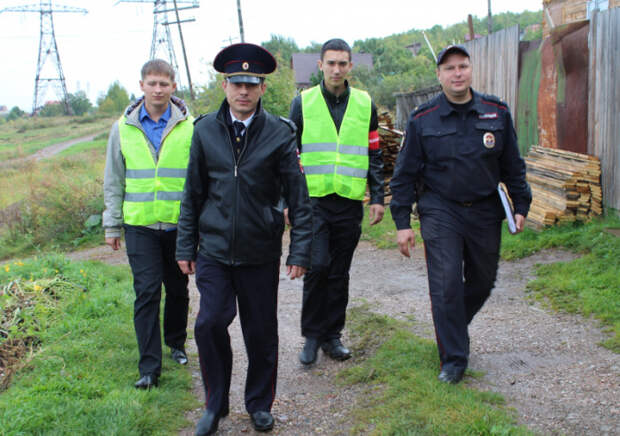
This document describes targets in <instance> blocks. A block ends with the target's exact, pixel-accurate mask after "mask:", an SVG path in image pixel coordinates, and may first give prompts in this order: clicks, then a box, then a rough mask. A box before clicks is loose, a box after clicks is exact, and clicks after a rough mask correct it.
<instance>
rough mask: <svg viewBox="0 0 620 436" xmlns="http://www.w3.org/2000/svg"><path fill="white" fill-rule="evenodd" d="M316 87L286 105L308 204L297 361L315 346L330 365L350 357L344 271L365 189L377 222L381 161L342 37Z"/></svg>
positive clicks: (327, 48)
mask: <svg viewBox="0 0 620 436" xmlns="http://www.w3.org/2000/svg"><path fill="white" fill-rule="evenodd" d="M318 66H319V69H320V70H321V71H322V72H323V80H322V82H321V84H320V85H317V86H315V87H313V88H310V89H308V90H306V91H303V92H302V93H301V95H300V96H297V97H295V99H294V100H293V102H292V103H291V110H290V116H289V118H290V119H291V120H292V121H293V122H294V123H295V124H296V125H297V138H298V146H299V147H300V152H301V163H302V166H303V169H304V173H305V175H306V181H307V183H308V191H309V194H310V200H311V203H312V212H313V213H312V216H313V239H312V267H311V269H310V271H308V272H307V274H306V276H305V277H304V291H303V306H302V314H301V333H302V335H303V336H304V337H305V338H306V342H305V345H304V348H303V350H302V352H301V353H300V355H299V360H300V361H301V363H303V364H305V365H308V364H311V363H314V362H315V361H316V358H317V352H318V349H319V347H321V348H322V349H323V351H324V352H325V353H326V354H327V355H328V356H330V357H331V358H333V359H336V360H346V359H348V358H349V357H351V352H350V351H349V350H348V349H347V348H346V347H345V346H344V345H343V344H342V342H341V340H340V337H341V332H342V329H343V328H344V324H345V314H346V309H347V304H348V300H349V268H350V267H351V260H352V258H353V252H354V251H355V247H356V246H357V243H358V241H359V238H360V235H361V223H362V218H363V215H364V211H363V206H362V200H363V199H364V195H365V193H366V184H368V187H369V190H370V210H369V215H370V225H374V224H376V223H378V222H380V221H381V219H382V218H383V159H382V157H381V149H380V147H379V135H378V132H377V128H378V120H377V109H376V107H375V105H374V104H373V103H372V101H371V99H370V96H369V95H368V93H366V92H365V91H361V90H358V89H355V88H352V87H350V86H349V84H348V82H347V80H346V77H347V74H348V73H349V71H351V69H352V68H353V63H352V62H351V48H350V47H349V45H348V44H347V43H346V42H345V41H343V40H342V39H331V40H329V41H327V42H326V43H325V44H323V47H322V49H321V59H320V60H319V61H318Z"/></svg>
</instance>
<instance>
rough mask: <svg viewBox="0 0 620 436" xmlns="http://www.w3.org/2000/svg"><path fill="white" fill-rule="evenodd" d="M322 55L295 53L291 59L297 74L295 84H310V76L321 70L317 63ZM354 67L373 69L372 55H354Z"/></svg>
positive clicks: (292, 66)
mask: <svg viewBox="0 0 620 436" xmlns="http://www.w3.org/2000/svg"><path fill="white" fill-rule="evenodd" d="M320 57H321V53H293V56H292V58H291V68H293V71H294V72H295V83H296V84H298V85H307V84H310V76H312V74H317V73H318V71H319V69H318V66H317V61H318V60H319V59H320ZM352 61H353V67H354V68H355V67H356V66H358V65H366V66H367V67H368V68H370V69H372V68H373V62H372V55H371V54H370V53H353V56H352Z"/></svg>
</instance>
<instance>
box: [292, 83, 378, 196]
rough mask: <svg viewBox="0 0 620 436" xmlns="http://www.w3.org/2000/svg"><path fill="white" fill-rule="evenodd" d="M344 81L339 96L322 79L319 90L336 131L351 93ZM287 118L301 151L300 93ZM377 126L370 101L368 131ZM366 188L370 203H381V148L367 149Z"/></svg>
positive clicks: (294, 100)
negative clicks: (295, 129) (294, 126)
mask: <svg viewBox="0 0 620 436" xmlns="http://www.w3.org/2000/svg"><path fill="white" fill-rule="evenodd" d="M345 83H346V90H345V92H344V93H342V94H341V95H339V96H335V95H334V94H332V93H331V92H329V91H328V90H327V89H325V85H324V83H323V81H321V92H322V93H323V98H324V99H325V102H326V103H327V107H328V108H329V113H330V114H331V116H332V120H334V125H335V126H336V131H340V125H341V124H342V119H343V118H344V113H345V111H346V110H347V104H348V102H349V95H350V94H351V90H350V89H349V84H348V82H345ZM289 118H290V119H291V121H293V122H294V123H295V125H296V126H297V140H298V145H299V148H300V151H301V135H302V132H303V129H304V120H303V114H302V105H301V95H298V96H297V97H295V98H294V99H293V101H292V102H291V109H290V112H289ZM378 128H379V121H378V117H377V107H376V106H375V104H374V103H372V108H371V112H370V125H369V126H368V131H369V132H372V131H374V130H377V129H378ZM368 159H369V161H368V175H367V180H368V189H369V191H370V204H381V205H383V196H384V187H383V184H384V182H383V157H382V153H381V148H379V149H377V150H368ZM328 197H330V198H329V199H327V200H328V201H334V200H335V199H334V198H331V197H338V196H337V195H335V194H334V195H331V196H328ZM339 199H340V200H341V201H355V200H348V199H346V198H343V197H339Z"/></svg>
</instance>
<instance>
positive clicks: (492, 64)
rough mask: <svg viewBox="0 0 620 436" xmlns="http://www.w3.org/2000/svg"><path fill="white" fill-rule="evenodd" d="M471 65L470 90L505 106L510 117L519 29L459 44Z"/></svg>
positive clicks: (514, 99)
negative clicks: (489, 95) (492, 98)
mask: <svg viewBox="0 0 620 436" xmlns="http://www.w3.org/2000/svg"><path fill="white" fill-rule="evenodd" d="M463 45H464V46H465V47H466V48H467V51H469V54H470V55H471V61H472V64H473V67H474V69H473V77H472V87H473V88H474V89H475V90H476V91H478V92H483V93H486V94H493V95H496V96H498V97H499V98H501V99H502V100H504V101H505V102H506V103H508V106H509V107H510V109H511V111H512V112H513V115H514V110H515V109H516V107H517V90H518V84H519V26H513V27H509V28H508V29H504V30H500V31H499V32H495V33H491V34H490V35H487V36H485V37H484V38H478V39H474V40H473V41H467V42H466V43H464V44H463Z"/></svg>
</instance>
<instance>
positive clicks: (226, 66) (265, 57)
mask: <svg viewBox="0 0 620 436" xmlns="http://www.w3.org/2000/svg"><path fill="white" fill-rule="evenodd" d="M276 65H277V64H276V60H275V58H274V57H273V56H272V55H271V53H269V52H268V51H267V50H265V49H264V48H263V47H261V46H259V45H255V44H249V43H240V44H233V45H229V46H228V47H226V48H224V49H223V50H222V51H220V52H219V53H218V54H217V56H215V59H214V60H213V67H214V68H215V70H216V71H218V72H220V73H223V74H224V75H225V76H226V78H227V79H228V80H229V81H230V82H235V83H239V82H245V83H260V81H261V78H263V77H265V76H266V75H267V74H270V73H272V72H273V71H274V70H275V69H276Z"/></svg>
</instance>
